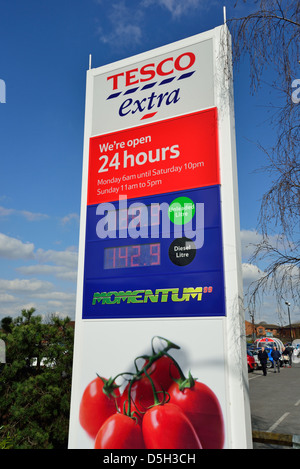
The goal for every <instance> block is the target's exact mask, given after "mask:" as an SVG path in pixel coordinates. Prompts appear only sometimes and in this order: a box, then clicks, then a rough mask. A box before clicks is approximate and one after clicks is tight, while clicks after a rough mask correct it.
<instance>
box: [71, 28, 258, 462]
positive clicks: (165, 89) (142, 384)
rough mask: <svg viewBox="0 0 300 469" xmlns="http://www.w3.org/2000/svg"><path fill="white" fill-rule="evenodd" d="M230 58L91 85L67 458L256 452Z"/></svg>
mask: <svg viewBox="0 0 300 469" xmlns="http://www.w3.org/2000/svg"><path fill="white" fill-rule="evenodd" d="M230 57H231V52H230V36H229V32H228V30H227V28H226V26H221V27H218V28H215V29H213V30H211V31H208V32H205V33H202V34H199V35H197V36H193V37H191V38H188V39H185V40H182V41H179V42H177V43H174V44H170V45H168V46H164V47H161V48H159V49H155V50H153V51H150V52H147V53H143V54H140V55H138V56H134V57H130V58H129V59H126V60H122V61H120V62H117V63H114V64H110V65H107V66H103V67H100V68H96V69H91V70H89V71H88V72H87V93H86V120H85V139H84V160H83V179H82V180H83V182H82V205H81V226H80V246H79V267H78V288H77V306H76V321H75V347H74V364H73V379H72V398H71V416H70V432H69V448H71V449H107V450H117V449H123V450H124V449H126V450H128V449H131V450H138V449H143V450H148V451H149V450H164V449H165V450H174V451H175V450H195V454H196V453H197V452H196V450H198V449H223V448H250V447H251V440H252V438H251V427H250V412H249V402H248V400H247V396H248V392H247V389H246V384H245V383H246V382H247V376H245V373H247V366H246V346H245V343H243V340H242V337H243V327H244V318H243V310H242V305H241V298H242V296H243V295H242V282H241V257H240V249H239V216H238V193H237V174H236V155H235V135H234V116H233V99H232V74H231V67H230ZM139 454H140V453H139ZM145 454H146V453H145Z"/></svg>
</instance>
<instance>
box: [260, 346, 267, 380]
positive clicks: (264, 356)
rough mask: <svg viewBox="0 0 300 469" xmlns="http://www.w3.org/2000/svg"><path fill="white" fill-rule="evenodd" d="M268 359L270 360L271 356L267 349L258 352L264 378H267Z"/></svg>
mask: <svg viewBox="0 0 300 469" xmlns="http://www.w3.org/2000/svg"><path fill="white" fill-rule="evenodd" d="M268 358H269V356H268V353H267V352H266V350H265V347H262V348H261V350H260V351H259V352H258V359H259V361H260V364H261V367H262V370H263V374H264V376H267V363H268Z"/></svg>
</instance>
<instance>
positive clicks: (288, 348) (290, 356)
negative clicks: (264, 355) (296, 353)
mask: <svg viewBox="0 0 300 469" xmlns="http://www.w3.org/2000/svg"><path fill="white" fill-rule="evenodd" d="M285 350H286V353H287V355H288V357H289V365H288V367H289V368H291V367H292V355H293V347H291V346H290V345H288V346H287V347H286V348H285Z"/></svg>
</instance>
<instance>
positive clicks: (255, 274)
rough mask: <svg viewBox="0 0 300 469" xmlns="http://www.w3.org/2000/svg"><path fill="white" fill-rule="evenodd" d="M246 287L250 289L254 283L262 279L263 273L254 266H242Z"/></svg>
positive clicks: (245, 264)
mask: <svg viewBox="0 0 300 469" xmlns="http://www.w3.org/2000/svg"><path fill="white" fill-rule="evenodd" d="M242 269H243V270H242V272H243V282H244V287H248V286H249V285H250V284H251V283H252V282H255V281H256V280H258V279H260V278H261V277H262V275H263V271H262V270H261V269H260V268H259V267H257V265H254V264H247V263H244V264H243V265H242Z"/></svg>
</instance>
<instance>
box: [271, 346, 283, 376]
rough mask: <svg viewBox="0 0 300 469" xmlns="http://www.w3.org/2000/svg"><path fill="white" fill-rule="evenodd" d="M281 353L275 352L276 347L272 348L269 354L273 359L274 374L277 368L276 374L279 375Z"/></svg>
mask: <svg viewBox="0 0 300 469" xmlns="http://www.w3.org/2000/svg"><path fill="white" fill-rule="evenodd" d="M280 356H281V353H280V352H279V350H277V347H275V346H274V347H273V350H272V352H271V357H272V358H273V361H274V373H276V368H278V373H280V362H279V359H280Z"/></svg>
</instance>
